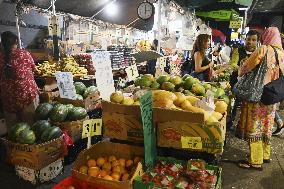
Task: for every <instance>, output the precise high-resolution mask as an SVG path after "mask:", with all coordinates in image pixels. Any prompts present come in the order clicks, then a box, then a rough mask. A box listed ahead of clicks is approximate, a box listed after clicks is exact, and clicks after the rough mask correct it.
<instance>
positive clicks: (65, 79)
mask: <svg viewBox="0 0 284 189" xmlns="http://www.w3.org/2000/svg"><path fill="white" fill-rule="evenodd" d="M55 77H56V81H57V86H58V89H59V95H60V97H61V98H68V99H73V100H74V99H76V90H75V86H74V84H73V75H72V73H71V72H56V73H55Z"/></svg>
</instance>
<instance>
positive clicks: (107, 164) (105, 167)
mask: <svg viewBox="0 0 284 189" xmlns="http://www.w3.org/2000/svg"><path fill="white" fill-rule="evenodd" d="M102 169H103V170H106V171H110V170H111V164H110V163H109V162H107V163H105V164H104V165H103V168H102Z"/></svg>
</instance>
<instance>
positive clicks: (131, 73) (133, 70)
mask: <svg viewBox="0 0 284 189" xmlns="http://www.w3.org/2000/svg"><path fill="white" fill-rule="evenodd" d="M125 71H126V74H127V77H128V81H134V80H135V79H136V78H137V77H138V76H139V73H138V69H137V66H136V64H134V65H132V66H129V67H127V68H126V69H125Z"/></svg>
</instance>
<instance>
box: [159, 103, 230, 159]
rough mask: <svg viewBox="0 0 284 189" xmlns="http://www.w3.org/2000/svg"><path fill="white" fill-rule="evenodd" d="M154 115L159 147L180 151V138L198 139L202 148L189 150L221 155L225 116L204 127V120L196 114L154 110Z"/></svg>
mask: <svg viewBox="0 0 284 189" xmlns="http://www.w3.org/2000/svg"><path fill="white" fill-rule="evenodd" d="M155 113H156V115H155V116H154V122H155V124H156V126H157V143H158V146H159V147H170V148H176V149H182V142H181V138H182V136H183V137H200V138H201V141H202V147H200V146H199V147H196V148H191V149H189V150H194V151H201V152H207V153H211V154H222V153H223V145H224V140H225V133H226V115H224V117H223V118H222V120H221V121H220V122H217V123H215V124H214V125H210V126H209V125H205V123H204V120H202V119H201V117H199V116H198V114H196V113H192V112H185V111H173V110H166V109H160V110H159V112H157V111H156V110H155ZM163 115H164V116H163ZM202 115H203V114H202ZM203 116H204V115H203ZM195 117H196V118H195ZM203 119H204V117H203Z"/></svg>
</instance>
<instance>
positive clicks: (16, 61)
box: [0, 49, 38, 113]
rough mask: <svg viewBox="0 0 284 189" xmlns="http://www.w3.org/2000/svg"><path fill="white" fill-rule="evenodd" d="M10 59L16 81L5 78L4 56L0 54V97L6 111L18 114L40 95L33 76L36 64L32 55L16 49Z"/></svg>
mask: <svg viewBox="0 0 284 189" xmlns="http://www.w3.org/2000/svg"><path fill="white" fill-rule="evenodd" d="M10 59H11V60H10V61H11V65H12V68H13V69H14V71H15V75H16V77H15V78H14V79H10V78H8V79H7V78H6V77H5V73H4V70H5V69H4V68H5V62H4V55H3V54H1V53H0V73H1V75H0V96H1V101H2V104H3V107H4V110H5V111H7V112H10V113H17V112H20V111H22V110H23V109H24V108H25V107H26V106H28V105H29V104H31V103H32V102H33V100H34V99H35V98H36V97H37V95H38V87H37V85H36V82H35V80H34V75H33V69H35V64H34V61H33V59H32V57H31V55H30V53H29V52H27V51H26V50H22V49H15V50H14V51H13V52H12V54H11V58H10Z"/></svg>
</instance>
